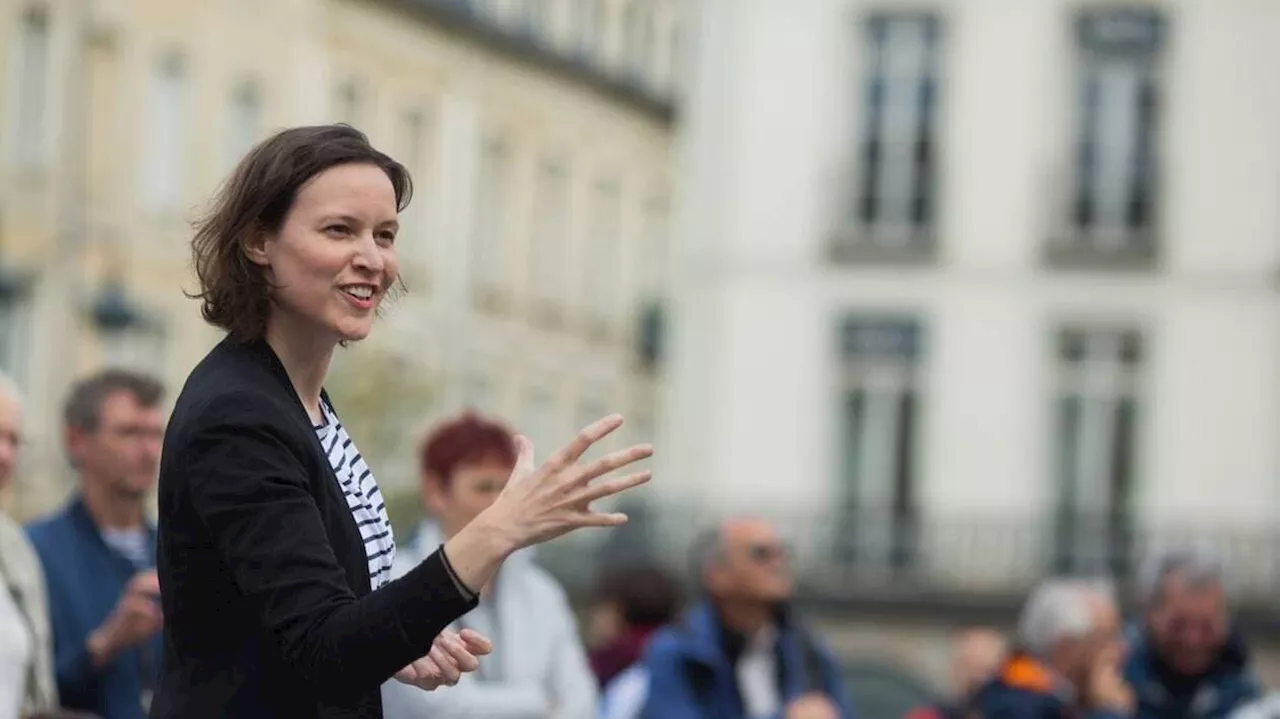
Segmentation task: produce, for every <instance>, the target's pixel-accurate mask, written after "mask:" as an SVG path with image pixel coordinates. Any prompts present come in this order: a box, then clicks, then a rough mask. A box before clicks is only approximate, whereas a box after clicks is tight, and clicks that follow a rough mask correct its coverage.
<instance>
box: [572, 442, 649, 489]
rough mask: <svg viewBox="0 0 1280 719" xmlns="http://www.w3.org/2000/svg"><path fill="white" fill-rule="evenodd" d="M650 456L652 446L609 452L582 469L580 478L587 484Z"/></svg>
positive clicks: (637, 446) (638, 445) (645, 445)
mask: <svg viewBox="0 0 1280 719" xmlns="http://www.w3.org/2000/svg"><path fill="white" fill-rule="evenodd" d="M652 456H653V445H651V444H637V445H634V446H631V447H627V448H626V449H620V450H618V451H617V452H610V453H609V454H607V455H605V456H603V457H601V458H600V459H597V460H596V461H594V462H592V463H590V464H588V465H587V466H586V467H583V469H582V474H581V478H582V480H583V481H587V482H589V481H591V480H593V479H595V478H596V477H599V476H601V475H604V474H608V473H609V472H612V471H613V470H615V469H621V468H622V467H625V466H627V465H628V464H632V463H634V462H638V461H640V460H642V459H644V458H646V457H652Z"/></svg>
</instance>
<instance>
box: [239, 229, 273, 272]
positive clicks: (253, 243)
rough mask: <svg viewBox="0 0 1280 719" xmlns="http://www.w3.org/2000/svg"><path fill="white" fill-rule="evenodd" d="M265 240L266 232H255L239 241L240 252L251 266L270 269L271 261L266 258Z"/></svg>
mask: <svg viewBox="0 0 1280 719" xmlns="http://www.w3.org/2000/svg"><path fill="white" fill-rule="evenodd" d="M267 239H268V238H267V233H266V232H264V231H262V230H257V231H255V232H253V233H252V234H250V235H249V236H248V237H246V238H245V239H243V240H241V241H240V251H241V252H243V253H244V256H245V257H248V258H249V261H250V262H252V263H253V264H255V265H259V266H261V267H270V266H271V260H270V258H269V257H267Z"/></svg>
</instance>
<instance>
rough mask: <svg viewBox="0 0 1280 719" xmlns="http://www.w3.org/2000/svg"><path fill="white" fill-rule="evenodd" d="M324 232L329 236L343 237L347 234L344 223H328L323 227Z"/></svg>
mask: <svg viewBox="0 0 1280 719" xmlns="http://www.w3.org/2000/svg"><path fill="white" fill-rule="evenodd" d="M324 232H325V234H326V235H329V236H330V237H345V236H346V235H347V234H348V231H347V226H346V225H329V226H328V227H326V228H324Z"/></svg>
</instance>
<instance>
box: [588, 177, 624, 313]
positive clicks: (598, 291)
mask: <svg viewBox="0 0 1280 719" xmlns="http://www.w3.org/2000/svg"><path fill="white" fill-rule="evenodd" d="M621 212H622V193H621V190H620V189H619V187H618V184H617V183H616V182H614V181H612V180H602V181H600V182H598V183H596V185H595V187H594V188H593V189H592V193H591V206H590V210H589V213H590V214H589V216H588V225H587V236H586V238H585V245H586V247H585V252H584V256H585V258H586V261H585V262H584V263H583V271H584V272H585V274H586V277H585V280H586V285H585V288H586V289H585V292H584V297H583V306H584V307H587V308H589V310H588V311H589V312H590V313H591V314H590V322H591V323H592V331H593V332H597V333H606V334H607V333H608V332H609V328H610V326H611V323H612V322H613V321H614V320H615V319H617V302H618V294H619V287H618V280H619V274H620V272H621V270H622V267H621V258H620V255H619V252H620V250H621V247H620V244H621V239H622V238H621V237H620V236H619V235H620V230H621V217H620V214H621Z"/></svg>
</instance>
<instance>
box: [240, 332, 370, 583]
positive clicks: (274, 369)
mask: <svg viewBox="0 0 1280 719" xmlns="http://www.w3.org/2000/svg"><path fill="white" fill-rule="evenodd" d="M226 341H228V342H229V341H230V339H228V340H226ZM243 347H244V348H245V350H246V351H248V352H249V353H250V355H252V356H253V358H254V359H255V360H256V361H258V362H259V363H261V364H262V365H264V366H265V367H266V369H267V370H268V372H270V374H271V376H272V378H273V379H275V381H276V382H277V383H278V384H279V385H280V386H281V388H282V389H283V391H284V392H286V393H287V394H288V396H289V397H290V398H291V399H292V400H293V402H292V405H293V409H294V411H293V419H294V421H295V427H296V428H297V429H298V430H299V431H302V432H304V433H306V435H307V436H308V437H310V438H311V448H312V452H313V453H314V455H315V459H316V460H317V461H318V462H319V464H320V472H321V478H320V479H321V480H322V483H323V484H324V485H325V487H324V488H323V491H324V492H326V493H327V494H328V496H329V501H330V502H332V503H333V505H334V506H335V507H337V508H338V514H339V515H341V518H340V519H339V521H340V522H342V525H343V529H344V531H345V533H346V535H347V539H348V541H349V542H352V543H353V546H354V547H355V552H354V553H355V554H357V555H358V556H359V558H360V561H359V562H358V564H359V568H358V569H357V570H356V572H355V577H356V578H357V579H358V586H354V587H352V589H353V590H354V591H355V592H356V594H357V596H364V595H366V594H368V593H369V592H370V591H372V588H373V583H372V580H371V579H370V577H369V562H368V560H367V558H366V557H365V549H364V537H363V536H362V535H361V534H360V528H359V527H358V526H356V520H355V517H354V516H353V515H352V514H351V509H350V507H349V506H348V505H347V497H346V495H344V494H343V493H342V485H341V484H340V483H339V481H338V475H337V473H335V472H334V471H333V465H332V464H330V463H329V454H328V452H326V451H325V447H324V445H323V444H321V442H320V437H319V435H317V434H316V428H315V426H314V425H312V424H311V415H309V414H307V408H306V407H305V406H304V405H303V404H302V399H301V398H300V397H299V396H298V392H297V390H295V389H294V387H293V382H292V381H290V380H289V373H288V372H287V371H285V368H284V364H283V363H282V362H280V358H279V357H277V356H276V353H275V350H273V349H271V345H269V344H267V342H266V341H265V340H254V341H251V342H247V343H245V344H244V345H243ZM320 400H321V401H322V402H329V394H328V392H326V391H325V390H324V389H323V388H321V390H320ZM329 406H331V407H332V406H333V405H332V403H329ZM335 413H336V412H335ZM339 561H342V558H341V557H339ZM344 568H345V569H347V570H348V573H350V571H351V569H352V568H351V567H347V566H345V563H344Z"/></svg>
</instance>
